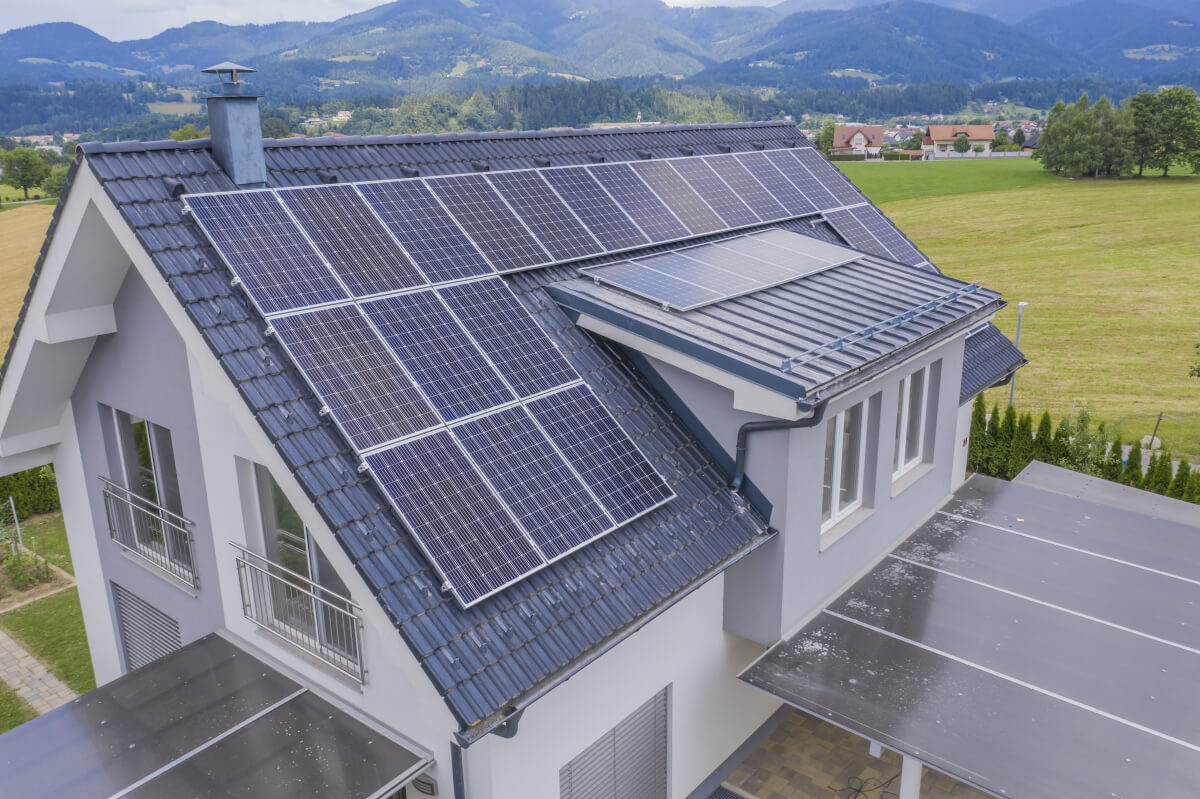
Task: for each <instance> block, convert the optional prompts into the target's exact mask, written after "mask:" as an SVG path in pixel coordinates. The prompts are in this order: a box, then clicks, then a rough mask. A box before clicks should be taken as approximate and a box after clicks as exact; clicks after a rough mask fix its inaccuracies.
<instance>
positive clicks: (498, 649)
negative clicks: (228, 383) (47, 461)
mask: <svg viewBox="0 0 1200 799" xmlns="http://www.w3.org/2000/svg"><path fill="white" fill-rule="evenodd" d="M799 138H800V136H799V134H798V132H797V131H796V129H795V128H794V127H793V126H791V125H787V124H781V123H773V124H748V125H746V124H743V125H729V126H698V127H662V128H655V129H644V128H639V129H635V130H632V131H630V130H620V129H619V130H615V131H549V132H547V133H545V134H532V133H518V134H482V135H472V136H463V135H456V136H416V137H374V138H372V139H354V138H349V137H347V138H342V139H338V140H336V142H331V141H328V140H316V141H305V142H302V143H296V142H293V141H287V142H272V141H270V140H268V141H266V142H265V143H264V144H265V150H266V156H267V164H268V183H269V185H271V186H287V185H302V184H303V185H307V184H313V183H317V182H321V181H323V180H325V179H326V178H327V177H328V175H329V174H332V175H333V176H335V177H336V178H337V179H339V180H343V181H349V180H364V179H385V178H396V177H406V176H410V175H411V172H406V171H405V169H403V168H402V167H412V166H418V168H419V169H420V170H421V173H422V174H449V173H453V172H468V171H472V169H473V167H472V166H471V161H477V160H487V161H489V163H491V164H492V165H493V166H498V165H500V164H503V165H504V166H505V168H507V167H517V166H520V167H532V166H537V165H538V164H537V163H535V162H534V160H533V159H534V158H536V157H551V158H553V161H554V163H555V164H559V163H588V162H591V159H590V158H589V155H588V154H589V153H597V152H603V153H606V154H607V156H608V157H609V158H610V160H634V159H636V158H638V157H640V156H639V155H638V154H637V151H638V150H648V151H650V152H651V153H652V154H654V155H656V156H674V155H679V154H680V148H681V147H682V148H687V149H689V150H692V151H694V152H696V153H718V152H723V151H725V150H733V151H749V150H752V149H758V148H760V147H774V146H790V145H791V144H792V143H794V142H795V141H796V140H798V139H799ZM207 144H208V143H207V141H205V140H200V141H198V142H183V143H178V142H161V143H151V144H142V143H122V144H117V145H105V144H88V145H85V146H84V147H83V148H82V151H83V153H84V160H83V162H84V163H85V164H86V165H87V166H88V167H89V168H90V169H92V170H93V172H94V174H95V175H96V176H97V177H98V178H99V179H100V181H101V183H102V185H103V187H104V190H105V191H106V192H107V194H108V195H109V197H111V198H112V200H113V202H114V203H115V204H116V205H117V207H118V208H119V209H120V212H121V214H122V215H123V217H124V218H125V220H126V221H127V222H128V223H129V225H130V227H131V228H132V229H133V231H134V233H135V234H136V235H137V237H138V239H139V241H140V242H141V243H142V244H143V246H145V248H146V250H147V252H149V253H150V254H151V255H152V257H153V259H154V262H155V264H156V265H157V267H158V268H159V270H160V272H161V273H162V275H163V276H164V278H165V279H166V280H167V282H168V284H169V285H170V287H171V288H172V290H173V291H174V292H175V294H176V295H177V296H178V297H179V300H180V302H181V303H182V304H183V306H184V308H185V310H186V312H187V313H188V315H189V316H190V317H191V319H192V320H193V322H194V323H195V324H196V326H197V328H198V330H199V331H200V332H201V334H202V335H203V336H204V338H205V340H206V341H207V342H208V344H209V346H210V347H211V349H212V351H213V352H214V354H215V355H216V356H217V358H218V359H219V361H220V362H221V364H222V366H223V367H224V369H225V370H226V372H227V373H228V375H229V376H230V379H231V380H233V382H234V384H235V385H236V386H237V388H238V391H239V392H240V394H241V395H242V397H243V399H244V400H245V401H246V404H247V405H248V406H249V408H250V409H251V410H252V412H253V413H254V414H255V415H256V417H257V418H258V420H259V422H260V424H261V425H262V427H263V429H264V430H265V431H266V433H267V434H268V436H269V437H270V439H271V440H272V441H273V442H274V443H275V446H276V447H277V449H278V451H279V452H280V454H281V455H282V457H283V459H284V461H285V463H287V464H288V466H289V467H290V468H291V469H292V470H293V471H294V473H295V476H296V478H297V480H298V482H299V483H300V485H301V486H302V487H303V489H304V490H305V491H306V493H308V495H309V496H310V498H311V499H312V501H313V502H314V503H315V505H316V507H317V509H318V510H319V511H320V513H321V515H322V516H323V518H324V519H325V520H326V521H327V522H328V524H329V526H330V528H331V529H332V530H333V531H334V533H335V535H336V537H337V538H338V540H339V542H340V543H341V545H342V546H343V547H344V549H345V550H346V552H347V554H348V555H349V556H350V558H351V560H352V561H353V562H354V563H355V566H356V568H357V569H358V570H359V572H360V574H361V575H362V577H363V579H364V580H365V581H366V584H367V586H368V587H369V588H370V590H371V591H372V592H373V593H374V594H375V595H376V596H377V598H378V600H379V602H380V604H381V605H382V607H383V608H384V610H385V612H386V613H387V614H388V616H389V617H390V618H391V619H392V621H393V622H394V623H395V625H396V627H397V628H398V629H399V631H400V633H401V635H402V636H403V638H404V640H405V641H406V642H407V644H408V645H409V647H410V648H411V650H412V651H413V653H414V655H415V656H416V657H417V659H418V661H419V662H420V664H421V666H422V668H423V669H424V671H425V673H426V674H427V675H428V676H429V678H430V679H431V680H432V682H433V683H434V685H435V687H436V688H437V690H438V691H439V693H440V694H441V695H442V696H443V697H444V698H445V701H446V703H447V705H448V706H449V708H450V710H451V711H452V713H453V715H454V716H455V718H456V719H457V720H458V722H459V723H460V724H461V725H462V727H463V729H464V731H465V738H466V739H467V740H470V739H472V738H474V737H476V736H478V735H482V734H484V733H486V732H487V731H488V730H489V729H490V728H491V727H493V726H494V725H495V724H497V723H499V722H500V721H502V719H503V717H504V715H505V714H507V713H509V712H511V711H512V710H513V709H514V708H517V707H521V706H524V705H525V704H527V703H528V702H529V701H532V700H533V699H534V698H536V697H537V696H539V695H540V694H541V693H544V692H545V691H546V690H549V689H550V688H551V687H553V685H554V684H555V681H556V680H557V679H560V678H562V677H563V676H565V675H566V674H569V673H570V672H571V671H573V670H576V669H578V668H582V666H584V665H586V663H587V662H589V661H590V660H591V659H592V658H594V657H596V656H597V655H598V654H600V653H601V652H603V651H605V649H606V648H608V647H610V646H612V645H614V644H615V643H616V642H618V641H619V640H621V638H622V637H624V636H625V635H627V634H628V633H630V632H632V631H633V630H634V629H636V628H637V627H639V626H640V625H641V624H644V623H645V622H646V621H647V620H648V619H649V618H651V617H652V616H653V615H654V614H656V613H658V612H660V611H661V610H663V609H665V608H666V607H668V606H670V605H671V604H672V603H674V602H675V601H678V600H679V599H680V598H681V597H682V596H684V595H685V594H686V593H687V592H688V591H690V590H692V589H694V588H695V587H697V586H698V585H700V584H702V583H703V582H704V581H705V580H706V579H708V578H710V577H711V576H713V575H715V574H717V573H719V572H720V571H721V570H722V569H723V568H725V567H726V566H727V565H729V563H731V562H733V561H734V560H736V559H737V558H739V557H741V556H743V555H744V554H746V553H747V552H748V551H750V549H752V548H754V547H755V546H757V545H759V544H761V543H762V542H764V541H765V540H767V539H768V538H769V536H770V535H771V534H772V533H771V531H769V530H768V529H767V527H766V523H765V521H764V520H763V519H762V518H761V517H760V516H758V515H757V514H756V513H755V512H754V511H753V510H752V509H751V508H750V506H749V505H748V504H747V503H746V501H745V500H744V499H743V498H742V497H740V496H739V495H737V494H735V493H733V492H731V491H730V490H729V489H728V487H727V483H728V481H727V479H726V476H725V475H723V474H722V473H721V472H720V471H719V470H718V468H717V467H716V465H715V463H714V462H713V460H712V458H711V457H710V455H709V454H708V453H707V452H705V451H704V449H703V448H702V447H701V445H700V444H699V443H698V442H697V441H696V440H695V439H694V438H693V437H692V436H691V435H690V434H689V433H688V432H687V430H686V428H685V426H684V424H683V423H682V422H681V420H680V419H679V418H678V417H677V416H676V415H675V414H674V413H673V412H672V411H671V410H670V409H669V407H668V406H667V405H666V403H664V402H663V400H662V399H661V398H660V397H659V396H657V395H656V394H655V393H654V391H653V389H651V388H650V387H649V385H648V384H647V382H646V381H645V380H644V379H643V378H642V377H641V376H640V375H639V374H638V373H637V371H636V369H635V368H634V367H633V366H632V365H631V364H630V363H629V362H628V361H627V360H626V359H625V358H624V357H623V356H622V355H620V354H619V353H618V352H617V351H616V350H615V349H614V348H613V347H611V346H610V345H608V344H606V343H605V342H603V341H601V340H599V339H597V338H594V337H592V336H591V335H590V334H588V333H586V332H584V331H582V330H580V329H578V328H576V327H575V326H574V325H572V324H571V322H570V321H569V319H568V318H567V316H566V315H565V314H564V313H563V312H562V311H561V310H560V309H559V308H558V306H557V305H556V304H555V303H554V302H553V301H552V300H551V299H550V298H549V296H548V295H547V294H546V292H545V291H544V287H545V286H546V285H547V284H549V283H552V282H555V281H560V280H565V279H569V278H573V277H574V276H575V274H576V272H575V271H574V269H571V268H562V267H550V268H546V269H541V270H536V271H534V272H529V273H523V274H519V275H516V276H513V277H512V278H511V285H513V287H514V290H516V291H517V292H518V294H519V295H520V297H521V300H522V302H523V303H524V304H525V305H526V306H527V307H528V308H529V309H530V311H531V312H532V313H533V314H534V316H535V318H536V319H537V320H538V321H539V323H540V324H541V325H542V326H543V328H544V329H546V330H547V332H548V333H549V334H550V335H551V337H552V338H553V339H554V341H555V343H556V344H557V345H558V347H559V348H560V349H561V350H562V351H563V353H564V354H565V355H566V357H567V358H568V359H569V360H570V361H571V362H572V364H573V365H574V366H575V367H576V368H577V369H578V370H579V371H580V373H581V374H582V375H583V376H584V378H585V380H586V381H587V382H588V384H589V385H591V386H592V388H593V389H594V390H595V391H596V393H597V395H598V396H599V397H600V399H601V400H602V401H603V402H604V404H605V405H606V406H607V407H608V408H609V409H610V410H611V411H612V412H613V414H614V415H615V416H616V418H617V419H618V421H619V422H620V423H621V425H622V427H624V428H625V429H626V430H627V431H628V432H629V433H630V434H631V435H632V437H633V438H634V440H635V441H637V443H638V445H639V447H640V448H641V449H642V451H643V452H644V453H645V454H646V455H647V457H649V458H650V460H651V461H652V462H653V463H654V465H655V467H656V468H657V469H658V470H659V472H660V473H661V474H662V475H663V476H664V477H665V478H666V479H667V481H668V482H669V483H670V484H671V485H672V487H673V488H674V490H675V492H676V494H677V495H678V496H677V499H675V500H674V501H672V502H670V503H668V504H667V505H666V506H664V507H663V508H661V509H659V510H657V511H655V512H653V513H651V514H649V515H647V516H645V517H642V518H641V519H638V520H636V521H634V522H632V523H631V524H629V525H627V526H625V527H623V528H621V529H620V530H618V531H616V532H614V533H612V534H611V535H609V536H608V537H606V538H604V539H602V540H600V541H598V542H596V543H595V544H593V545H591V546H589V547H586V548H584V549H583V550H580V551H579V552H577V553H575V554H573V555H571V556H570V557H568V558H566V559H564V560H562V561H560V562H558V563H556V564H554V565H552V566H551V567H549V568H547V569H545V570H544V571H542V572H539V573H537V574H534V575H532V576H530V577H529V578H528V579H526V580H524V581H522V582H521V583H518V584H517V585H515V586H513V587H511V588H509V589H506V590H505V591H504V592H502V593H500V594H499V595H497V596H495V597H493V598H491V599H488V600H486V601H484V602H482V603H480V604H479V605H477V606H474V607H472V608H470V609H468V610H463V609H461V608H460V607H458V605H457V604H456V603H455V602H454V601H453V600H452V599H451V598H450V597H449V596H447V595H443V594H442V593H441V592H440V591H439V590H438V585H439V582H440V581H439V580H438V579H437V577H436V575H435V574H434V572H433V571H432V569H431V567H430V566H429V564H428V562H427V561H426V560H425V559H424V558H423V557H422V556H421V554H420V552H419V550H418V548H417V547H416V545H415V543H414V542H413V540H412V539H411V537H410V536H409V534H408V532H407V531H406V530H404V529H403V528H402V527H401V525H400V524H399V522H398V520H397V519H396V517H395V516H394V514H393V513H392V512H391V510H390V509H389V507H388V505H387V503H386V502H385V501H384V499H383V497H382V496H381V495H380V493H379V491H378V489H377V488H376V487H375V485H374V483H373V482H372V481H371V480H370V479H369V478H366V477H364V476H362V475H359V474H358V472H357V466H358V460H357V457H356V456H355V454H354V452H353V450H352V449H351V447H350V446H349V445H348V444H347V442H346V441H345V440H344V438H343V437H342V436H341V434H340V433H339V432H338V431H337V430H336V428H334V426H333V424H332V423H331V422H329V421H327V420H326V419H325V418H324V417H321V416H320V415H319V414H318V409H319V407H320V403H319V402H318V401H317V400H316V398H315V397H314V396H313V395H312V393H311V392H310V391H309V390H308V388H307V386H306V385H305V383H304V381H303V380H302V378H301V376H300V375H299V373H298V372H297V370H296V368H295V367H294V365H293V364H292V363H291V362H290V361H289V359H288V358H287V356H286V355H285V354H284V353H283V351H282V350H281V349H279V348H278V347H277V345H276V344H275V343H273V342H272V341H271V340H268V339H267V338H266V337H265V336H264V332H263V331H264V329H265V327H266V324H265V321H264V320H263V319H262V318H261V317H260V316H259V315H258V314H257V313H256V312H255V311H254V310H253V309H252V307H251V305H250V303H249V302H248V300H247V299H246V297H245V296H244V295H243V294H242V293H241V291H240V290H239V289H236V288H233V287H231V284H230V281H231V279H232V274H231V273H230V272H229V271H228V269H227V268H226V267H225V266H224V264H223V263H222V261H221V260H220V258H219V257H218V256H217V254H216V252H215V251H214V250H212V248H211V247H210V246H209V245H208V243H207V242H206V241H205V240H204V238H203V236H202V235H201V233H200V231H199V230H198V229H197V228H196V227H195V226H194V225H193V224H192V223H191V222H190V221H189V220H188V218H186V217H184V216H182V215H181V213H180V211H181V205H180V203H179V201H178V200H177V199H174V198H173V197H172V190H173V188H177V183H178V182H182V183H183V188H184V190H185V191H186V192H189V193H190V192H204V191H228V190H233V189H235V188H236V187H235V186H234V185H233V184H232V183H231V182H230V181H229V179H228V178H227V177H226V176H225V174H224V173H223V172H222V170H221V169H220V167H219V166H218V165H217V164H216V162H215V161H214V160H213V159H212V157H211V154H210V151H209V149H208V146H207ZM510 151H511V156H510V155H509V154H510ZM489 156H490V157H489ZM321 173H328V174H321ZM39 268H40V261H39ZM36 279H37V270H35V276H34V280H35V281H36ZM23 313H24V311H23V312H22V314H23ZM14 340H15V336H14ZM367 667H368V669H372V673H371V674H369V676H368V679H386V676H385V675H381V674H380V671H381V664H371V663H368V664H367ZM473 725H474V726H473Z"/></svg>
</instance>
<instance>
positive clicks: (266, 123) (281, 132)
mask: <svg viewBox="0 0 1200 799" xmlns="http://www.w3.org/2000/svg"><path fill="white" fill-rule="evenodd" d="M193 127H194V126H193ZM262 135H263V138H265V139H286V138H288V137H289V136H291V135H292V132H291V131H290V130H289V129H288V126H287V123H286V122H284V121H283V120H282V119H280V118H279V117H267V118H266V119H264V120H263V123H262Z"/></svg>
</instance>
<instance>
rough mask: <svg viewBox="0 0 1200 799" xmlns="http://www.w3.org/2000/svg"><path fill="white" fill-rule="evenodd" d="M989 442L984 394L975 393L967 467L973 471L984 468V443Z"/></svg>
mask: <svg viewBox="0 0 1200 799" xmlns="http://www.w3.org/2000/svg"><path fill="white" fill-rule="evenodd" d="M986 442H987V406H986V405H985V404H984V402H983V395H982V394H976V395H975V404H974V405H973V406H972V407H971V438H970V443H969V444H968V445H967V468H968V469H970V470H971V471H972V472H978V471H982V470H983V461H984V448H983V447H984V444H985V443H986Z"/></svg>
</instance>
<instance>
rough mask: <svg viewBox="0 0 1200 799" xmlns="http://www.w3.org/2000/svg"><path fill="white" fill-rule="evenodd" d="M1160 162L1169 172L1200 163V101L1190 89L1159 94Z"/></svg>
mask: <svg viewBox="0 0 1200 799" xmlns="http://www.w3.org/2000/svg"><path fill="white" fill-rule="evenodd" d="M1159 110H1160V114H1161V119H1162V121H1161V124H1160V126H1159V136H1160V138H1159V148H1160V162H1159V163H1158V164H1157V166H1158V167H1159V168H1161V169H1162V171H1163V177H1164V178H1165V177H1166V176H1167V170H1168V169H1170V168H1171V166H1172V165H1173V164H1175V163H1176V162H1178V161H1186V162H1189V163H1193V164H1194V163H1196V162H1197V161H1200V97H1197V95H1196V90H1195V89H1193V88H1191V87H1190V86H1172V87H1171V88H1169V89H1164V90H1163V91H1161V92H1159Z"/></svg>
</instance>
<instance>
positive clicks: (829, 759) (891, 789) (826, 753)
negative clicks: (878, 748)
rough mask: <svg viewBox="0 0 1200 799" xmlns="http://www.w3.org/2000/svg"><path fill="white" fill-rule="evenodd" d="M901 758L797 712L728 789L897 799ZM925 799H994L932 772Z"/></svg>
mask: <svg viewBox="0 0 1200 799" xmlns="http://www.w3.org/2000/svg"><path fill="white" fill-rule="evenodd" d="M899 775H900V755H898V754H896V753H895V752H889V751H886V750H885V751H884V753H883V757H881V758H874V757H871V754H870V752H869V751H868V743H867V740H866V739H865V738H860V737H859V736H857V735H854V734H853V733H849V732H846V731H844V730H842V729H841V728H839V727H835V726H833V725H832V724H829V723H828V722H825V721H822V720H820V719H818V718H815V717H813V716H809V715H808V714H806V713H793V714H792V715H790V716H788V718H787V719H786V720H785V721H784V722H783V724H781V725H779V727H778V728H777V729H776V730H775V731H774V732H773V733H771V734H770V735H769V736H768V737H767V738H766V740H764V741H763V742H762V744H761V745H760V746H759V747H758V749H756V750H754V751H753V752H752V753H751V754H750V756H749V757H747V758H746V759H745V760H744V761H742V763H741V764H740V765H739V766H738V767H737V768H736V769H734V770H733V773H731V774H730V775H729V776H728V777H727V778H726V780H725V786H726V787H727V788H730V789H731V790H732V791H733V792H734V793H737V794H739V795H741V796H743V797H746V798H747V799H896V796H897V794H898V792H899V790H900V776H899ZM921 799H989V797H988V796H987V795H986V794H984V793H981V792H979V791H977V790H975V789H974V788H971V787H970V786H967V785H964V784H962V783H960V782H958V781H956V780H954V779H952V778H950V777H947V776H944V775H942V774H938V773H937V772H934V771H932V770H930V769H925V770H924V776H923V778H922V780H921Z"/></svg>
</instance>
